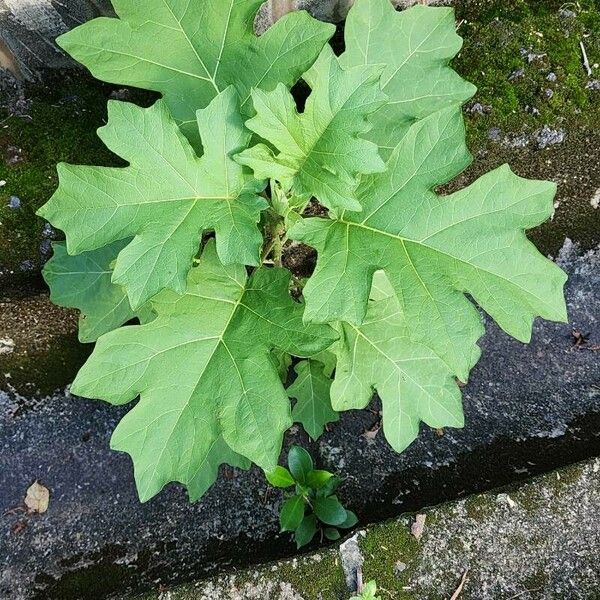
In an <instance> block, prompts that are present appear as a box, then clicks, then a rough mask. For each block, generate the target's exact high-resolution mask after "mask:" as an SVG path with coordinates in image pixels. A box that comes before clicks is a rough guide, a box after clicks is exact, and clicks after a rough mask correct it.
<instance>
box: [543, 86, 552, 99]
mask: <svg viewBox="0 0 600 600" xmlns="http://www.w3.org/2000/svg"><path fill="white" fill-rule="evenodd" d="M544 96H546V98H548V100H550V98H552V96H554V91H553V90H551V89H550V88H546V89H545V90H544Z"/></svg>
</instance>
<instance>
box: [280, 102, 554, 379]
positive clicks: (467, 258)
mask: <svg viewBox="0 0 600 600" xmlns="http://www.w3.org/2000/svg"><path fill="white" fill-rule="evenodd" d="M469 161H470V156H469V154H468V152H467V149H466V147H465V145H464V126H463V122H462V117H461V114H460V111H459V110H458V109H454V108H452V109H445V110H442V111H439V112H437V113H434V114H433V115H431V116H429V117H426V118H425V119H423V120H421V121H419V122H418V123H416V124H414V125H413V126H412V127H411V129H410V130H409V132H408V133H407V134H406V135H405V137H404V138H403V139H402V141H401V142H400V144H399V145H398V146H397V148H396V149H395V150H394V152H393V153H392V156H391V157H390V159H389V161H388V164H387V166H388V171H387V172H385V173H383V174H380V175H373V176H370V177H368V178H366V179H365V180H364V181H363V183H361V186H360V189H359V190H358V198H359V200H360V202H361V203H362V205H363V211H362V212H361V213H351V212H347V211H346V212H340V213H338V215H337V217H335V215H333V216H334V217H335V218H333V219H331V220H327V219H319V218H312V219H307V220H305V221H303V222H302V223H300V224H298V225H296V226H295V227H294V228H293V229H292V231H291V232H290V235H291V236H292V237H295V238H296V239H300V240H303V241H305V242H307V243H308V244H311V245H312V246H314V247H315V248H316V249H317V250H318V253H319V256H318V261H317V267H316V270H315V273H314V275H313V276H312V277H311V278H310V279H309V281H308V283H307V285H306V287H305V288H304V296H305V298H306V311H305V317H306V318H307V319H308V320H310V321H316V322H331V321H348V322H350V323H353V324H355V325H358V324H360V323H362V322H363V320H364V318H365V313H366V311H367V302H368V298H369V293H370V290H371V283H372V278H373V273H374V272H375V271H377V270H379V269H382V270H384V271H385V273H386V275H387V277H388V278H389V280H390V283H391V284H392V286H393V288H394V290H395V292H396V295H397V297H398V299H399V302H400V306H401V308H402V311H403V314H404V316H405V319H406V324H407V327H408V329H409V331H410V337H411V339H413V340H414V341H417V342H421V343H424V344H425V345H426V346H427V347H428V348H430V349H431V350H433V351H434V352H435V353H436V354H437V355H438V356H439V357H440V358H441V359H442V360H443V361H444V362H445V363H446V364H447V365H448V367H449V368H450V369H451V371H452V372H453V373H454V374H455V375H456V376H458V377H459V378H460V379H461V380H463V381H466V378H467V376H468V372H469V369H470V367H471V366H472V365H473V364H474V363H475V362H476V361H477V358H478V356H479V348H478V347H477V345H476V341H477V339H478V338H479V337H480V336H481V334H482V333H483V325H482V322H481V318H480V315H479V313H478V311H477V309H476V308H475V306H474V305H473V304H472V303H471V302H470V301H469V300H468V299H467V298H466V296H465V293H468V294H470V295H471V296H472V297H473V298H474V299H475V301H476V302H477V303H479V305H480V306H482V307H483V308H484V309H485V310H486V311H487V312H488V313H489V314H490V315H491V316H492V317H493V318H494V319H495V320H496V321H497V322H498V324H499V325H500V326H501V327H502V328H503V329H504V330H505V331H507V332H508V333H509V334H511V335H513V336H514V337H516V338H517V339H519V340H521V341H528V340H529V338H530V336H531V325H532V322H533V319H534V317H535V316H536V315H539V316H542V317H544V318H546V319H551V320H558V321H564V320H565V319H566V309H565V301H564V297H563V293H562V288H563V285H564V282H565V279H566V276H565V274H564V273H563V272H562V271H561V270H560V269H559V268H558V267H557V266H556V265H555V264H554V263H552V262H551V261H549V260H548V259H546V258H544V257H543V256H542V255H541V254H539V253H538V252H537V250H536V249H535V247H534V246H533V245H532V244H531V243H530V242H529V241H528V240H527V237H526V236H525V233H524V231H525V230H526V229H529V228H531V227H534V226H535V225H538V224H539V223H541V222H543V221H544V220H546V219H547V218H548V217H549V216H550V215H551V214H552V212H553V197H554V194H555V191H556V186H555V184H553V183H550V182H543V181H529V180H526V179H522V178H520V177H517V176H516V175H515V174H513V173H512V171H511V170H510V169H509V168H508V166H506V165H505V166H503V167H500V168H498V169H496V170H495V171H492V172H491V173H488V174H487V175H484V176H483V177H481V178H480V179H478V180H477V181H476V182H475V183H473V184H472V185H471V186H469V187H468V188H466V189H464V190H462V191H459V192H456V193H454V194H452V195H450V196H447V197H439V196H437V195H436V194H434V193H433V192H432V191H431V190H432V189H433V188H434V187H435V186H437V185H440V184H442V183H444V182H446V181H448V180H449V179H451V178H452V177H454V176H455V175H457V174H458V173H459V172H460V171H462V169H464V168H465V166H466V165H467V164H468V163H469Z"/></svg>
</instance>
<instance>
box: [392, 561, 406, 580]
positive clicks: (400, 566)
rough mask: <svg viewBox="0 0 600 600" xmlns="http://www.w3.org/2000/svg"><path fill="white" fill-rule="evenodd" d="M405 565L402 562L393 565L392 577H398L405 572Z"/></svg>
mask: <svg viewBox="0 0 600 600" xmlns="http://www.w3.org/2000/svg"><path fill="white" fill-rule="evenodd" d="M407 566H408V565H407V564H406V563H403V562H402V561H400V560H399V561H398V562H397V563H396V564H395V565H394V575H395V576H396V577H400V574H401V573H402V572H404V571H406V568H407Z"/></svg>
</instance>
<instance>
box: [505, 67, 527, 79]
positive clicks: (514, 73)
mask: <svg viewBox="0 0 600 600" xmlns="http://www.w3.org/2000/svg"><path fill="white" fill-rule="evenodd" d="M523 75H525V69H523V68H520V69H515V70H514V71H512V72H511V74H510V75H509V76H508V80H509V81H512V80H513V79H519V78H520V77H523Z"/></svg>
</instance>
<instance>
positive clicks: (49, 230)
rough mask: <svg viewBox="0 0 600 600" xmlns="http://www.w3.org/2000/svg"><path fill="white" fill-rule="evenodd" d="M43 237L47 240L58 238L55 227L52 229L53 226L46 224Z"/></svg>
mask: <svg viewBox="0 0 600 600" xmlns="http://www.w3.org/2000/svg"><path fill="white" fill-rule="evenodd" d="M42 235H43V236H44V237H45V238H54V237H55V236H56V230H55V229H54V227H52V225H50V223H46V224H45V225H44V229H42Z"/></svg>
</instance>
